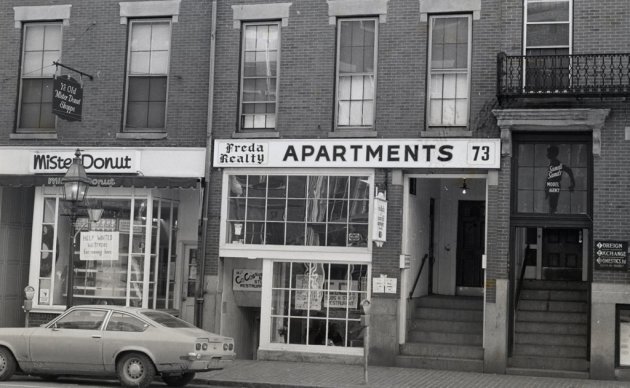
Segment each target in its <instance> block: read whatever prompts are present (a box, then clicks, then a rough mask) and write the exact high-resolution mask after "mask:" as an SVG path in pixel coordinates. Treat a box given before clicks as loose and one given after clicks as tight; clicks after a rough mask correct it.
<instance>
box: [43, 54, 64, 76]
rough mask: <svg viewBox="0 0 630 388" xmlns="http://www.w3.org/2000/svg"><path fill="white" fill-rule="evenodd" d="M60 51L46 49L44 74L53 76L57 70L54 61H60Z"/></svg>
mask: <svg viewBox="0 0 630 388" xmlns="http://www.w3.org/2000/svg"><path fill="white" fill-rule="evenodd" d="M59 53H60V52H59V51H45V52H44V59H43V62H42V75H44V76H50V77H52V76H53V75H54V74H55V71H56V70H57V67H56V66H55V65H54V64H53V62H56V61H59V59H60V58H59Z"/></svg>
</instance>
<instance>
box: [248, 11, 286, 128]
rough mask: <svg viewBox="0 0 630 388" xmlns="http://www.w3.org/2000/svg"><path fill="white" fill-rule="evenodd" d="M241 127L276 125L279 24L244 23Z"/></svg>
mask: <svg viewBox="0 0 630 388" xmlns="http://www.w3.org/2000/svg"><path fill="white" fill-rule="evenodd" d="M241 55H242V58H241V64H242V68H241V104H240V128H241V129H245V130H249V129H256V130H260V129H263V130H265V129H267V130H269V129H275V128H276V115H277V96H278V69H279V67H280V64H279V59H280V24H279V23H277V22H273V23H244V24H243V42H242V52H241Z"/></svg>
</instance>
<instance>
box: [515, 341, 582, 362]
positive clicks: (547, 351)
mask: <svg viewBox="0 0 630 388" xmlns="http://www.w3.org/2000/svg"><path fill="white" fill-rule="evenodd" d="M514 355H515V356H538V355H545V357H563V358H582V359H586V357H587V354H586V346H567V345H542V344H535V345H534V344H516V345H515V346H514Z"/></svg>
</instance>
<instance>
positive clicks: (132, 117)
mask: <svg viewBox="0 0 630 388" xmlns="http://www.w3.org/2000/svg"><path fill="white" fill-rule="evenodd" d="M148 115H149V103H148V102H132V101H130V102H129V104H128V105H127V123H126V126H128V127H134V128H147V127H148V126H147V123H148Z"/></svg>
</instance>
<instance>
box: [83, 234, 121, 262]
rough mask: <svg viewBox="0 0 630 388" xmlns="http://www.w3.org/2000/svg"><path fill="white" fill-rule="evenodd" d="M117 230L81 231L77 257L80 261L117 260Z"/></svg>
mask: <svg viewBox="0 0 630 388" xmlns="http://www.w3.org/2000/svg"><path fill="white" fill-rule="evenodd" d="M119 235H120V233H119V232H82V233H81V245H80V249H79V258H80V259H81V261H87V260H100V261H115V260H118V239H119Z"/></svg>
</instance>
